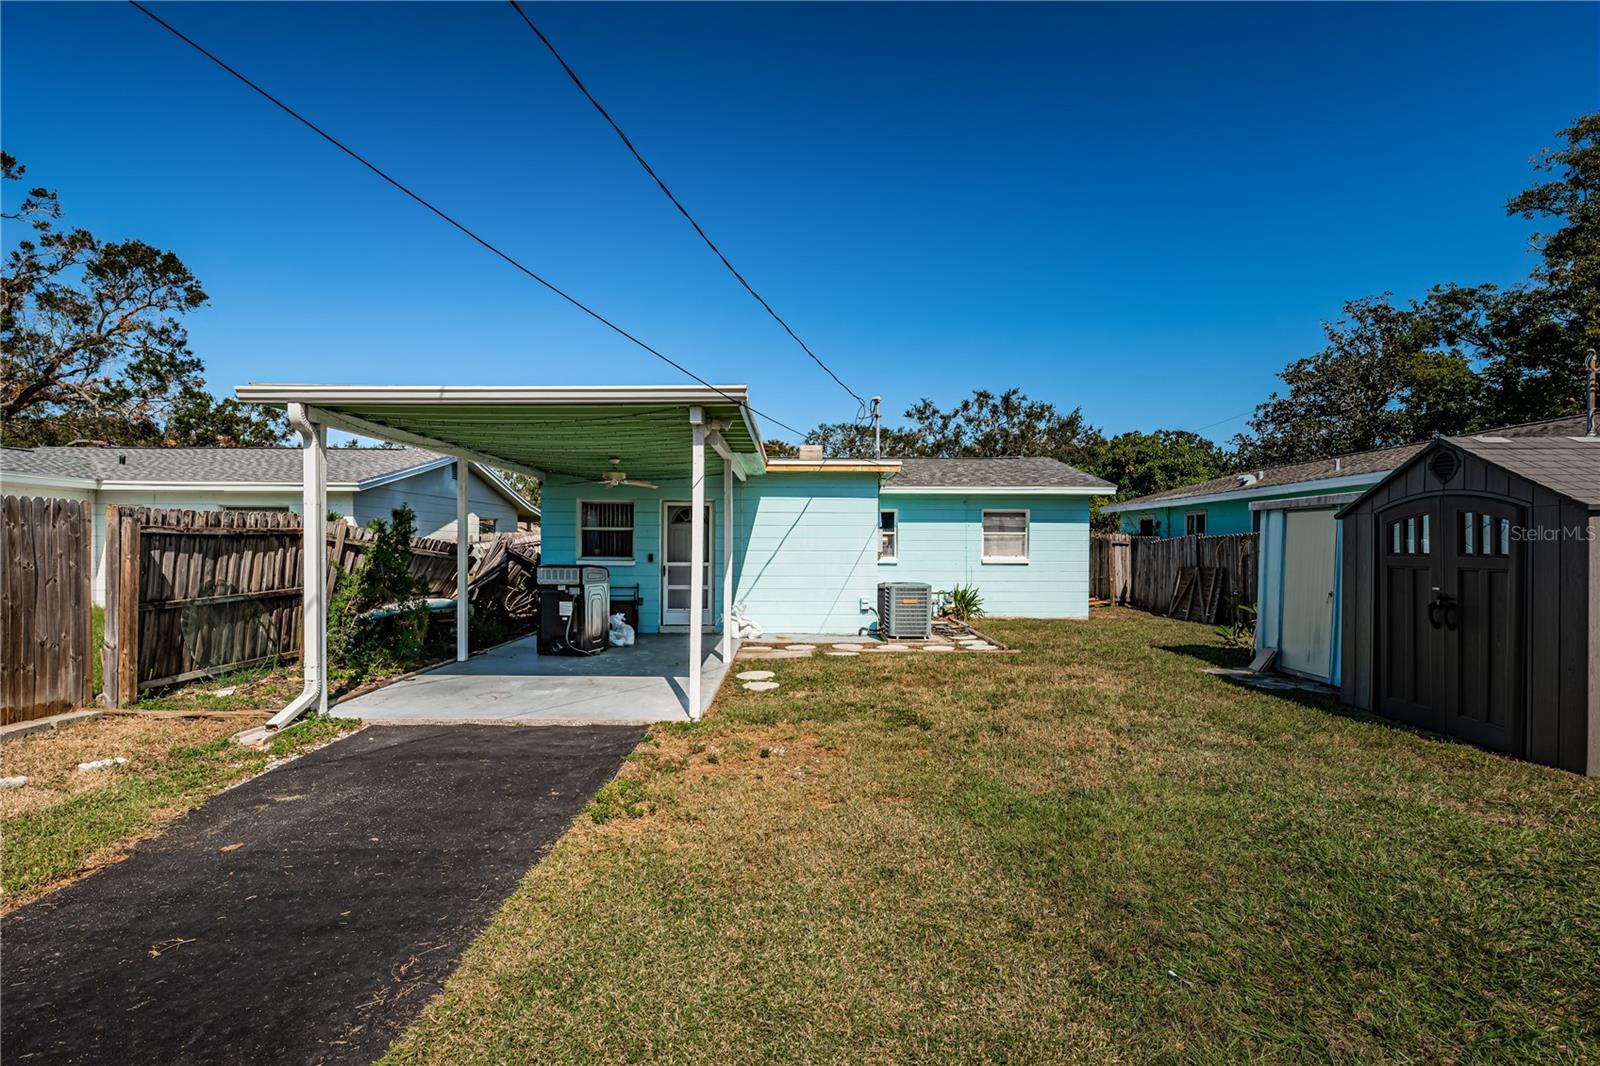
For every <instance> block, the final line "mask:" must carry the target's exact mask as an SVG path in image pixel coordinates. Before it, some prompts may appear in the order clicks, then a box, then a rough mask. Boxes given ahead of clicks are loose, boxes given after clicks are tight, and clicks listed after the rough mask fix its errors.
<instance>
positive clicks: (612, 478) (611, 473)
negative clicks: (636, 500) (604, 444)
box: [595, 456, 661, 489]
mask: <svg viewBox="0 0 1600 1066" xmlns="http://www.w3.org/2000/svg"><path fill="white" fill-rule="evenodd" d="M621 465H622V460H621V459H618V458H617V457H616V456H612V458H611V469H610V470H607V471H606V472H605V473H604V474H601V475H600V480H599V481H596V482H595V484H596V485H604V486H605V487H606V488H608V489H614V488H616V487H617V486H618V485H632V486H633V487H634V488H636V489H659V488H660V487H661V486H660V485H657V484H656V483H655V482H653V481H646V480H644V479H643V478H637V477H633V478H631V477H629V476H628V475H627V474H625V473H623V472H622V471H621V470H618V469H617V467H619V466H621Z"/></svg>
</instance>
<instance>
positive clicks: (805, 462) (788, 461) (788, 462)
mask: <svg viewBox="0 0 1600 1066" xmlns="http://www.w3.org/2000/svg"><path fill="white" fill-rule="evenodd" d="M900 465H901V464H900V460H898V459H801V458H799V457H798V456H793V455H786V456H784V457H782V458H781V459H768V460H767V466H768V467H771V468H773V469H777V470H781V469H783V468H784V467H786V466H799V467H808V468H809V467H817V466H820V467H832V466H842V467H871V468H872V469H874V470H883V471H887V472H889V473H893V472H894V471H896V470H899V469H900Z"/></svg>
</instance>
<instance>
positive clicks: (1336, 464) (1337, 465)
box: [1333, 456, 1340, 474]
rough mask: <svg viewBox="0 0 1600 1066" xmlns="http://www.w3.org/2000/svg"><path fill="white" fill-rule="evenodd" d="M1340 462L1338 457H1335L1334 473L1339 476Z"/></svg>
mask: <svg viewBox="0 0 1600 1066" xmlns="http://www.w3.org/2000/svg"><path fill="white" fill-rule="evenodd" d="M1339 462H1340V460H1339V458H1338V457H1337V456H1335V457H1334V460H1333V472H1334V473H1335V474H1337V473H1338V472H1339Z"/></svg>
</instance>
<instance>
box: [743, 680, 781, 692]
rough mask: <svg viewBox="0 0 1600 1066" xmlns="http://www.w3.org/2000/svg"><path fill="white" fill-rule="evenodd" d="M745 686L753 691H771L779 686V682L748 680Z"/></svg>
mask: <svg viewBox="0 0 1600 1066" xmlns="http://www.w3.org/2000/svg"><path fill="white" fill-rule="evenodd" d="M743 687H744V688H747V689H749V690H750V691H751V692H771V691H772V690H773V689H775V688H777V687H778V683H777V682H776V681H746V682H745V683H744V685H743Z"/></svg>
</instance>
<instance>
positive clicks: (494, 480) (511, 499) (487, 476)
mask: <svg viewBox="0 0 1600 1066" xmlns="http://www.w3.org/2000/svg"><path fill="white" fill-rule="evenodd" d="M472 469H474V470H476V471H477V472H478V475H479V476H480V477H482V478H483V480H485V481H487V482H488V483H489V487H490V488H492V489H494V490H495V491H496V492H498V493H500V495H501V496H504V497H505V499H506V502H507V503H510V504H511V505H512V506H513V507H515V508H516V509H517V510H519V511H523V512H526V513H528V514H531V515H533V517H535V518H538V517H539V508H538V505H536V504H535V503H534V502H533V501H532V500H530V499H528V498H527V497H526V496H524V495H522V493H520V492H518V491H517V490H516V489H514V488H512V487H511V483H510V482H509V481H507V480H506V479H505V478H503V477H501V476H500V475H499V474H498V473H496V472H495V470H494V468H493V467H489V466H484V465H483V464H481V463H473V464H472Z"/></svg>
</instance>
